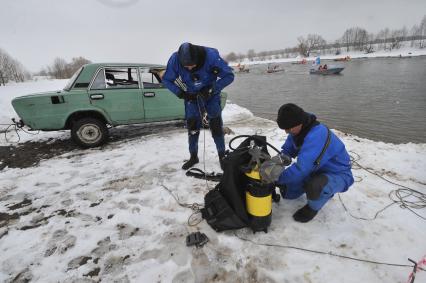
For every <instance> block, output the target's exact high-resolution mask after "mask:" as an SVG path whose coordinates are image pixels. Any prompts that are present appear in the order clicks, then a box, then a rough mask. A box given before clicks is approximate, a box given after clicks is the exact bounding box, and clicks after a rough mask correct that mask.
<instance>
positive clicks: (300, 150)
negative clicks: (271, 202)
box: [260, 103, 354, 222]
mask: <svg viewBox="0 0 426 283" xmlns="http://www.w3.org/2000/svg"><path fill="white" fill-rule="evenodd" d="M277 124H278V127H279V128H280V129H283V130H285V132H286V133H287V134H288V136H287V139H286V140H285V142H284V144H283V146H282V147H281V154H280V155H278V156H277V157H272V159H271V160H268V161H265V162H264V163H263V164H262V165H261V167H260V176H261V179H262V181H265V182H267V183H275V184H276V185H277V186H279V187H280V192H281V195H282V197H283V198H285V199H296V198H299V197H300V196H302V195H303V194H306V198H307V204H306V205H305V206H304V207H302V208H300V209H299V210H298V211H296V213H295V214H294V215H293V218H294V220H295V221H298V222H309V221H311V220H312V219H313V218H314V217H315V216H316V215H317V213H318V211H319V210H320V209H321V208H322V207H323V206H324V205H325V204H326V203H327V202H328V201H329V200H330V199H331V198H333V196H334V194H336V193H343V192H345V191H347V190H348V189H349V187H350V186H351V185H352V184H353V183H354V179H353V176H352V171H351V160H350V157H349V154H348V152H347V151H346V148H345V145H344V144H343V142H342V141H341V140H340V139H339V138H338V137H337V136H336V135H335V134H334V133H333V132H332V131H330V130H329V129H328V128H327V126H325V125H324V124H321V123H320V122H318V121H317V118H316V116H315V115H313V114H310V113H307V112H305V111H304V110H303V109H302V108H300V107H299V106H297V105H295V104H293V103H287V104H284V105H282V106H281V107H280V109H279V110H278V116H277ZM296 157H297V160H296V161H295V162H294V163H293V164H292V165H290V166H288V167H287V168H285V166H284V165H286V164H288V162H286V161H288V159H289V158H296Z"/></svg>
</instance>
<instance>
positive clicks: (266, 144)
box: [229, 135, 281, 154]
mask: <svg viewBox="0 0 426 283" xmlns="http://www.w3.org/2000/svg"><path fill="white" fill-rule="evenodd" d="M239 138H250V139H251V140H255V141H258V142H260V143H261V144H263V145H264V146H269V147H270V148H272V149H273V150H275V151H276V152H277V153H278V154H280V153H281V151H279V150H278V149H277V148H276V147H275V146H273V145H272V144H270V143H268V142H266V141H264V140H262V139H260V138H259V137H258V136H256V135H239V136H236V137H233V138H232V139H231V140H230V141H229V148H230V149H232V150H233V151H236V150H242V149H245V148H234V147H232V142H234V141H235V140H236V139H239ZM247 148H248V147H247Z"/></svg>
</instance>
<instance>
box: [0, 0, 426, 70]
mask: <svg viewBox="0 0 426 283" xmlns="http://www.w3.org/2000/svg"><path fill="white" fill-rule="evenodd" d="M425 14H426V0H399V1H397V0H352V1H345V0H314V1H307V0H293V1H284V0H263V1H261V0H234V1H233V0H215V1H207V0H204V1H202V0H198V1H194V0H1V1H0V48H2V49H4V50H5V51H7V52H8V53H9V54H10V55H11V56H12V57H14V58H16V59H18V60H19V61H20V62H21V63H22V64H23V65H24V66H25V67H26V68H27V69H29V70H30V71H38V70H40V68H42V67H44V66H46V65H49V64H51V63H52V62H53V60H54V58H55V57H62V58H64V59H66V60H67V61H69V60H70V59H71V58H72V57H77V56H83V57H86V58H87V59H89V60H91V61H93V62H141V63H159V64H166V62H167V60H168V58H169V56H170V54H171V53H172V52H173V51H175V50H176V49H177V48H178V46H179V44H180V43H182V42H185V41H189V42H192V43H195V44H199V45H206V46H210V47H215V48H217V49H219V51H220V53H221V54H222V55H225V54H228V53H230V52H231V51H234V52H237V53H247V50H249V49H254V50H255V51H256V52H259V51H266V50H276V49H282V48H286V47H292V46H295V45H296V43H297V37H298V36H302V35H303V36H306V35H307V34H309V33H316V34H320V35H322V36H323V37H324V39H326V40H328V41H334V40H335V39H338V38H339V37H341V35H342V34H343V32H344V31H345V29H347V28H350V27H353V26H359V27H362V28H365V29H366V30H367V31H368V32H374V33H376V32H378V31H379V30H380V29H383V28H386V27H388V28H390V29H397V28H398V29H399V28H402V27H403V26H404V25H405V26H406V27H407V28H408V29H410V28H411V27H412V26H413V25H414V24H419V23H420V21H421V19H422V18H423V16H424V15H425Z"/></svg>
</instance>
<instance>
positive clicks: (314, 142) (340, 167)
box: [278, 124, 354, 191]
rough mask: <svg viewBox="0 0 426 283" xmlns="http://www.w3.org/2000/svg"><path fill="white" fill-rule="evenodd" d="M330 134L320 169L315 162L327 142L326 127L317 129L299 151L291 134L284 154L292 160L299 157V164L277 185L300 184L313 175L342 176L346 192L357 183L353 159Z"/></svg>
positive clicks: (315, 127)
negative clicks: (353, 172)
mask: <svg viewBox="0 0 426 283" xmlns="http://www.w3.org/2000/svg"><path fill="white" fill-rule="evenodd" d="M330 134H331V136H330V137H331V139H330V144H329V146H328V148H327V150H326V151H325V153H324V155H323V156H322V159H321V162H320V164H319V165H318V166H316V165H315V164H314V162H315V160H316V159H317V158H318V156H319V155H320V154H321V151H322V149H323V147H324V145H325V143H326V141H327V127H326V126H324V125H323V124H318V125H316V126H314V127H313V128H312V129H311V130H310V131H309V132H308V134H307V135H306V137H305V139H304V141H303V144H302V146H301V147H300V148H299V149H298V148H297V147H296V145H295V143H294V139H293V136H292V135H288V137H287V139H286V141H285V143H284V145H283V146H282V151H281V152H282V153H284V154H286V155H288V156H291V157H292V158H295V157H297V161H296V162H295V163H293V164H292V165H291V166H289V167H288V168H287V169H285V170H284V171H283V172H282V173H281V175H280V177H279V179H278V183H279V184H286V183H298V182H302V181H303V180H304V179H305V178H307V177H309V176H310V175H311V174H312V173H325V174H327V173H330V174H338V175H341V176H342V177H343V178H344V180H345V183H346V190H347V189H348V188H349V186H351V185H352V184H353V182H354V179H353V176H352V172H351V160H350V157H349V154H348V152H347V151H346V148H345V145H344V144H343V142H342V141H341V140H340V139H339V138H338V137H337V136H336V135H335V134H334V133H333V132H331V131H330ZM346 190H345V191H346Z"/></svg>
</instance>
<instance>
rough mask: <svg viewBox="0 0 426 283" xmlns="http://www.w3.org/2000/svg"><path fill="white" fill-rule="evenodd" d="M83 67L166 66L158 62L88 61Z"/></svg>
mask: <svg viewBox="0 0 426 283" xmlns="http://www.w3.org/2000/svg"><path fill="white" fill-rule="evenodd" d="M84 66H85V67H96V69H97V68H98V67H102V66H112V67H142V68H165V67H166V66H164V65H160V64H147V63H90V64H86V65H84Z"/></svg>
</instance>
